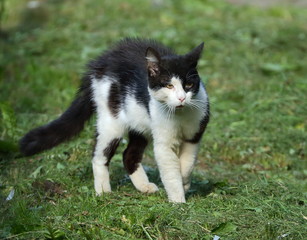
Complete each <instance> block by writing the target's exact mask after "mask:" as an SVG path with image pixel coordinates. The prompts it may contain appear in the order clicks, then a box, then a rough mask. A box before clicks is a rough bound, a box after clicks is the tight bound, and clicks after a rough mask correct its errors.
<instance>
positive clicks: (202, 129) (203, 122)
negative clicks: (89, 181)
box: [186, 102, 210, 144]
mask: <svg viewBox="0 0 307 240" xmlns="http://www.w3.org/2000/svg"><path fill="white" fill-rule="evenodd" d="M209 120H210V105H209V102H207V114H206V115H205V116H204V118H203V119H202V120H201V122H200V124H199V130H198V132H197V133H196V134H195V135H194V136H193V138H191V139H186V142H189V143H194V144H196V143H199V141H200V139H201V137H202V136H203V133H204V132H205V130H206V128H207V125H208V123H209Z"/></svg>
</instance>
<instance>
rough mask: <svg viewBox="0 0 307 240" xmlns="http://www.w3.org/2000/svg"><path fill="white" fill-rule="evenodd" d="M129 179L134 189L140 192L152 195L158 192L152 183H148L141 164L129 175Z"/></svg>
mask: <svg viewBox="0 0 307 240" xmlns="http://www.w3.org/2000/svg"><path fill="white" fill-rule="evenodd" d="M129 177H130V179H131V181H132V183H133V185H134V186H135V188H136V189H138V190H139V191H140V192H144V193H154V192H156V191H158V190H159V189H158V187H157V186H156V185H155V184H154V183H150V182H149V181H148V177H147V175H146V173H145V170H144V168H143V166H142V164H139V166H138V168H137V169H136V170H135V172H134V173H132V174H131V175H129Z"/></svg>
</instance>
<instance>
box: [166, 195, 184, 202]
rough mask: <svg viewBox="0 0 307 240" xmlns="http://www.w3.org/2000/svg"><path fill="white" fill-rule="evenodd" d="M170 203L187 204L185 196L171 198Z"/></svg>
mask: <svg viewBox="0 0 307 240" xmlns="http://www.w3.org/2000/svg"><path fill="white" fill-rule="evenodd" d="M168 201H169V202H172V203H185V202H186V200H185V197H184V196H181V197H169V198H168Z"/></svg>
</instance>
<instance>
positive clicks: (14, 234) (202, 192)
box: [0, 0, 307, 239]
mask: <svg viewBox="0 0 307 240" xmlns="http://www.w3.org/2000/svg"><path fill="white" fill-rule="evenodd" d="M306 23H307V2H306V1H300V0H297V1H278V0H271V1H254V2H253V3H251V1H244V0H229V1H221V0H217V1H214V0H203V1H200V0H194V1H188V0H177V1H175V0H173V1H171V0H164V1H163V0H152V1H150V0H147V1H145V0H143V1H141V0H131V1H120V0H105V1H98V0H79V1H72V0H63V1H60V0H41V1H26V0H0V27H1V29H0V50H1V54H0V110H1V115H0V167H1V174H0V190H1V195H0V203H1V210H0V238H1V237H2V238H9V239H38V238H39V239H41V238H43V239H108V238H109V239H121V238H122V239H213V237H214V236H215V235H217V236H220V237H221V239H281V238H282V239H304V236H306V235H307V230H306V219H307V217H306V215H307V214H306V201H307V200H306V187H307V184H306V176H307V168H306V139H307V134H306V124H307V105H306V102H307V99H306V95H307V94H306V93H307V79H306V78H307V77H306V76H307V67H306V65H307V54H306V51H307V44H306V42H307V24H306ZM127 36H129V37H146V38H153V39H156V40H159V41H161V42H162V43H164V44H166V45H168V46H170V47H172V48H173V49H175V50H176V51H177V52H178V53H179V54H180V53H182V54H183V53H185V52H187V51H189V50H190V49H192V48H193V47H195V46H197V45H198V44H200V43H201V42H202V41H204V42H205V52H204V54H203V56H202V59H201V61H200V63H199V72H200V75H201V76H202V79H203V81H204V83H205V84H206V87H207V91H208V94H209V97H210V100H211V109H212V117H211V122H210V124H209V127H208V129H207V132H206V134H205V136H204V138H203V141H202V146H201V149H200V154H199V163H198V165H197V169H196V171H195V173H194V175H193V181H192V183H193V184H192V189H191V191H190V192H189V194H188V196H189V197H188V203H187V204H184V205H180V206H178V205H172V204H169V203H167V202H166V195H165V193H164V191H163V187H162V185H161V182H160V180H159V174H158V172H157V168H156V165H155V163H154V160H153V154H152V151H151V150H150V149H148V151H147V153H146V154H145V157H144V158H145V160H144V161H145V165H146V166H147V172H148V174H149V176H150V178H151V180H152V181H154V182H156V183H158V184H159V185H160V187H161V188H160V189H161V191H160V193H158V194H154V195H151V196H146V195H141V194H139V193H137V191H136V190H134V188H133V187H132V185H131V183H130V181H129V180H128V179H127V177H126V176H125V173H124V171H123V169H122V163H121V154H122V150H123V149H124V147H125V144H126V143H125V142H123V143H122V146H121V147H120V149H119V151H118V152H117V154H116V155H115V157H114V160H113V161H112V163H113V164H112V165H111V169H110V170H111V172H112V184H113V189H114V193H112V194H110V195H106V196H103V197H101V198H96V197H95V196H94V190H93V186H92V173H91V163H90V160H91V153H92V149H93V145H94V132H95V130H94V124H95V121H94V120H93V121H91V122H90V124H88V126H87V127H86V129H85V131H84V132H83V133H82V134H81V135H80V136H79V137H78V138H76V139H75V140H74V141H72V142H69V143H65V144H63V145H61V146H59V147H57V148H55V149H53V150H51V151H47V152H45V153H42V154H38V155H36V156H34V157H30V158H22V157H21V156H20V155H19V154H18V151H17V146H16V143H17V141H18V139H19V138H20V137H21V136H22V135H23V134H24V133H26V132H27V131H28V130H30V129H31V128H33V127H36V126H38V125H40V124H44V123H46V122H48V121H50V120H52V119H54V118H56V117H57V116H58V115H59V114H61V113H62V112H63V110H65V109H66V107H67V106H68V105H69V104H70V102H71V100H72V99H73V97H74V94H75V92H76V90H77V88H78V85H79V79H80V76H82V73H83V72H84V70H85V65H86V63H87V62H88V61H89V60H91V59H93V58H94V57H96V56H98V55H99V54H100V53H101V52H103V51H104V50H107V49H108V47H109V46H110V45H112V44H113V43H115V42H116V41H118V40H120V39H121V38H124V37H127ZM12 190H14V193H15V194H14V197H13V198H12V199H11V200H6V199H7V196H8V195H9V193H12Z"/></svg>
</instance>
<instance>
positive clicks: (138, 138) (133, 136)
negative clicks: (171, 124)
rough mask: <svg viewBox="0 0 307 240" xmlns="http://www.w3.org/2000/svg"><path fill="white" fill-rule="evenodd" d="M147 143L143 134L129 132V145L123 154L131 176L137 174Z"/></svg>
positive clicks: (126, 167)
mask: <svg viewBox="0 0 307 240" xmlns="http://www.w3.org/2000/svg"><path fill="white" fill-rule="evenodd" d="M147 143H148V141H147V139H146V138H145V137H144V136H143V135H142V134H140V133H138V132H135V131H130V132H129V144H128V146H127V148H126V150H125V151H124V154H123V157H124V158H123V161H124V166H125V169H126V170H127V172H128V173H129V175H131V174H132V173H134V172H135V170H136V169H137V168H138V166H139V163H140V162H141V161H142V157H143V153H144V150H145V148H146V146H147Z"/></svg>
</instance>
